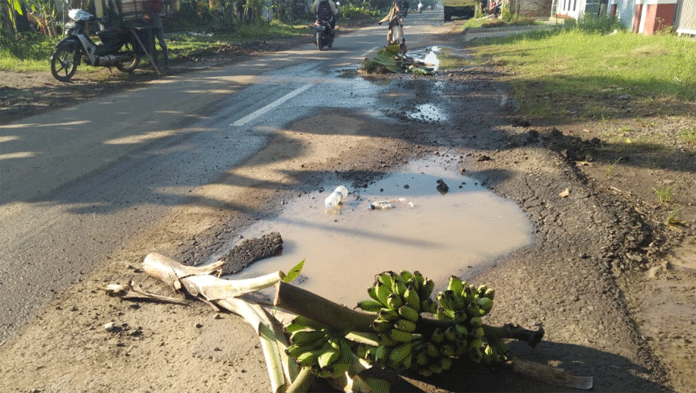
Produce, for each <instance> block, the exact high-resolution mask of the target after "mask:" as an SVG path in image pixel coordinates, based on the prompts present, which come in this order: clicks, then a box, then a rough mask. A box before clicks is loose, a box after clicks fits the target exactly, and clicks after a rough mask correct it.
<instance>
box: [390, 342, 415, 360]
mask: <svg viewBox="0 0 696 393" xmlns="http://www.w3.org/2000/svg"><path fill="white" fill-rule="evenodd" d="M410 354H411V343H410V342H408V343H402V344H399V345H397V346H396V347H394V348H393V349H392V350H391V352H390V353H389V360H391V361H392V362H394V363H396V364H399V363H401V362H402V361H403V360H404V359H406V357H407V356H408V355H410Z"/></svg>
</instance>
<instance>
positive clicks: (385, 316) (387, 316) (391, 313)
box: [377, 308, 400, 322]
mask: <svg viewBox="0 0 696 393" xmlns="http://www.w3.org/2000/svg"><path fill="white" fill-rule="evenodd" d="M399 318H400V316H399V312H398V311H397V310H393V309H391V308H389V309H387V308H383V309H381V310H379V312H378V313H377V319H381V320H383V321H390V322H391V321H396V320H397V319H399Z"/></svg>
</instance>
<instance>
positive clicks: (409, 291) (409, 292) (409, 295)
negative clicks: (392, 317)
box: [404, 285, 421, 311]
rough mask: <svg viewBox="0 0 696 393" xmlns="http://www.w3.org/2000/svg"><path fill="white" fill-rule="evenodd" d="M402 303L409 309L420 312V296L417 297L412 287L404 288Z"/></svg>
mask: <svg viewBox="0 0 696 393" xmlns="http://www.w3.org/2000/svg"><path fill="white" fill-rule="evenodd" d="M404 302H405V303H406V305H407V306H409V307H411V308H412V309H414V310H416V311H420V308H421V301H420V296H418V291H417V290H416V288H414V287H413V286H412V285H409V286H408V287H406V292H405V293H404Z"/></svg>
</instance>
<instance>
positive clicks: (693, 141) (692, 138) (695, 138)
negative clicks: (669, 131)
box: [679, 128, 696, 145]
mask: <svg viewBox="0 0 696 393" xmlns="http://www.w3.org/2000/svg"><path fill="white" fill-rule="evenodd" d="M679 139H680V140H681V141H682V142H684V143H686V144H687V145H696V128H691V129H682V130H679Z"/></svg>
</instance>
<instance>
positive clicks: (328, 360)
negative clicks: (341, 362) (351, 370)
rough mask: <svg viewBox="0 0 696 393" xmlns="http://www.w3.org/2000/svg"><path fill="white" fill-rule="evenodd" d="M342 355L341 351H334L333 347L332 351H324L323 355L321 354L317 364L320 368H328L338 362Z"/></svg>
mask: <svg viewBox="0 0 696 393" xmlns="http://www.w3.org/2000/svg"><path fill="white" fill-rule="evenodd" d="M340 355H341V352H340V351H339V350H336V349H334V348H333V347H331V348H330V349H328V350H326V351H324V352H323V353H322V354H320V355H319V356H318V358H317V364H319V367H321V368H326V367H328V366H329V365H330V364H332V363H333V362H335V361H336V360H338V357H339V356H340Z"/></svg>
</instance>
